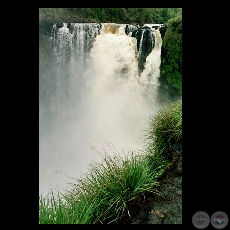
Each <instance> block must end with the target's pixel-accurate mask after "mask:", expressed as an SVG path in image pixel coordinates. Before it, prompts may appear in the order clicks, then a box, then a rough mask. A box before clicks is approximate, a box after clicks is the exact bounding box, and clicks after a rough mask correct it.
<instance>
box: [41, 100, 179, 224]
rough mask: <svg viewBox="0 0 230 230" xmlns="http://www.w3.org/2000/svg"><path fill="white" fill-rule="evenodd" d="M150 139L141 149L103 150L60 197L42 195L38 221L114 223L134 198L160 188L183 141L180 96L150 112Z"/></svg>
mask: <svg viewBox="0 0 230 230" xmlns="http://www.w3.org/2000/svg"><path fill="white" fill-rule="evenodd" d="M147 133H148V134H147V139H148V141H149V143H148V144H147V148H146V149H145V150H143V152H142V154H137V153H134V152H130V153H129V154H126V155H125V156H124V155H119V154H118V153H113V154H107V153H105V154H104V155H103V161H102V162H95V163H93V164H91V165H90V166H91V167H90V168H89V173H87V174H85V175H84V177H83V178H81V179H76V183H71V184H70V185H71V188H70V189H69V190H66V193H65V194H58V197H57V198H54V195H53V194H52V193H51V197H46V198H42V197H41V196H40V197H39V223H40V224H60V223H61V224H110V223H117V222H118V221H119V220H121V218H122V217H126V216H127V217H128V216H129V217H131V214H130V213H131V210H130V207H131V204H132V203H134V202H135V201H136V200H138V199H139V198H140V197H142V198H143V197H145V196H146V195H147V194H149V193H155V194H156V193H158V189H157V188H158V185H159V183H158V181H157V179H158V178H159V177H160V176H161V175H162V174H163V172H164V169H165V168H166V167H167V166H168V164H169V163H170V158H169V157H167V154H168V152H169V150H170V148H172V146H173V145H174V144H175V143H178V142H180V141H182V105H181V101H177V102H173V103H169V104H167V105H166V106H164V107H162V109H160V110H159V112H158V113H157V114H156V115H155V116H154V117H151V118H150V128H149V130H148V131H147Z"/></svg>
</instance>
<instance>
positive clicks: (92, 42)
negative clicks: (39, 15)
mask: <svg viewBox="0 0 230 230" xmlns="http://www.w3.org/2000/svg"><path fill="white" fill-rule="evenodd" d="M125 28H126V30H127V29H129V31H128V32H127V31H126V32H125ZM135 29H137V28H136V27H135V26H131V25H130V26H129V27H128V26H126V25H122V24H109V23H102V24H101V25H99V24H95V23H71V24H69V25H67V24H65V23H64V26H63V27H60V28H58V27H57V25H56V24H55V25H54V26H53V30H52V37H51V38H50V39H52V42H53V54H52V65H50V69H49V70H47V71H46V73H47V74H44V75H43V76H41V77H40V88H39V90H40V91H39V94H40V98H39V100H40V102H39V103H40V104H39V195H40V194H43V195H46V194H47V192H48V190H49V189H50V188H52V190H53V191H54V192H55V191H57V190H59V191H62V190H63V189H64V188H67V185H68V183H69V182H73V180H72V179H71V177H72V178H79V177H80V175H81V174H82V173H87V171H88V165H89V164H90V163H92V162H93V161H99V160H100V159H101V157H100V155H99V154H98V153H97V151H98V152H101V153H102V154H103V152H107V153H108V154H113V151H114V149H115V151H117V152H119V153H122V154H128V152H130V151H131V150H133V151H134V152H137V151H138V150H139V149H141V148H142V146H143V144H144V139H143V135H144V131H145V130H146V129H147V127H148V117H149V116H150V115H152V114H154V111H155V110H156V109H157V104H156V96H157V91H158V87H159V82H158V78H159V74H160V62H161V44H162V40H161V34H160V32H159V30H155V29H153V28H152V29H151V36H152V38H153V39H154V40H153V43H154V48H153V49H152V51H151V52H150V53H149V54H148V56H147V58H146V61H145V64H144V69H143V71H140V70H139V69H138V60H140V56H141V55H142V54H141V52H142V49H143V48H142V47H144V46H142V41H144V38H143V34H142V35H141V36H142V37H141V39H140V41H139V49H138V48H137V39H136V38H135V37H132V36H131V35H132V31H134V30H135ZM138 58H139V59H138ZM95 149H96V150H97V151H95Z"/></svg>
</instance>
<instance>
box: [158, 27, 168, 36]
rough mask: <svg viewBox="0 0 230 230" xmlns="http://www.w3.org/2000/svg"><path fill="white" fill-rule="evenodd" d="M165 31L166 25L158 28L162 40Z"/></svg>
mask: <svg viewBox="0 0 230 230" xmlns="http://www.w3.org/2000/svg"><path fill="white" fill-rule="evenodd" d="M166 30H167V25H166V24H163V25H162V26H161V27H160V28H159V31H160V33H161V38H162V39H163V38H164V36H165V32H166Z"/></svg>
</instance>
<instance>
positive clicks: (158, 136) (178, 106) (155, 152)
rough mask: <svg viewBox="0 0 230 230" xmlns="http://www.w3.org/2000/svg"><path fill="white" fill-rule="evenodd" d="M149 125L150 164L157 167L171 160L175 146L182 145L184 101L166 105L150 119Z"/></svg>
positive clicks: (148, 148) (148, 150) (148, 151)
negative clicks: (164, 161)
mask: <svg viewBox="0 0 230 230" xmlns="http://www.w3.org/2000/svg"><path fill="white" fill-rule="evenodd" d="M149 124H150V127H149V130H148V132H147V140H148V141H149V144H148V147H147V153H148V156H149V160H150V162H151V163H152V164H153V165H154V167H156V166H157V164H158V163H157V162H158V161H159V162H162V160H166V161H167V160H171V158H172V156H171V150H172V147H173V145H174V144H176V143H181V144H182V100H181V99H179V100H177V101H175V102H168V103H166V104H165V105H164V106H163V107H162V108H161V109H160V110H158V112H157V113H156V114H155V115H154V116H153V117H150V121H149ZM151 158H152V160H151ZM160 164H161V163H160Z"/></svg>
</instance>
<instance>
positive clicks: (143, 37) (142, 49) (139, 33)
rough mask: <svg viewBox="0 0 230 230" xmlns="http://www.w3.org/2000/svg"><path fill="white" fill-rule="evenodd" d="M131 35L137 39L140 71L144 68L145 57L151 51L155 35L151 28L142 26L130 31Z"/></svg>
mask: <svg viewBox="0 0 230 230" xmlns="http://www.w3.org/2000/svg"><path fill="white" fill-rule="evenodd" d="M132 37H135V38H136V39H137V50H138V69H139V73H141V72H142V71H143V69H144V65H145V62H146V57H147V56H148V55H149V54H150V53H151V52H152V50H153V48H154V45H155V36H154V33H153V32H152V30H151V29H150V28H149V27H147V26H144V27H142V28H138V29H136V30H134V31H133V32H132Z"/></svg>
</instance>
